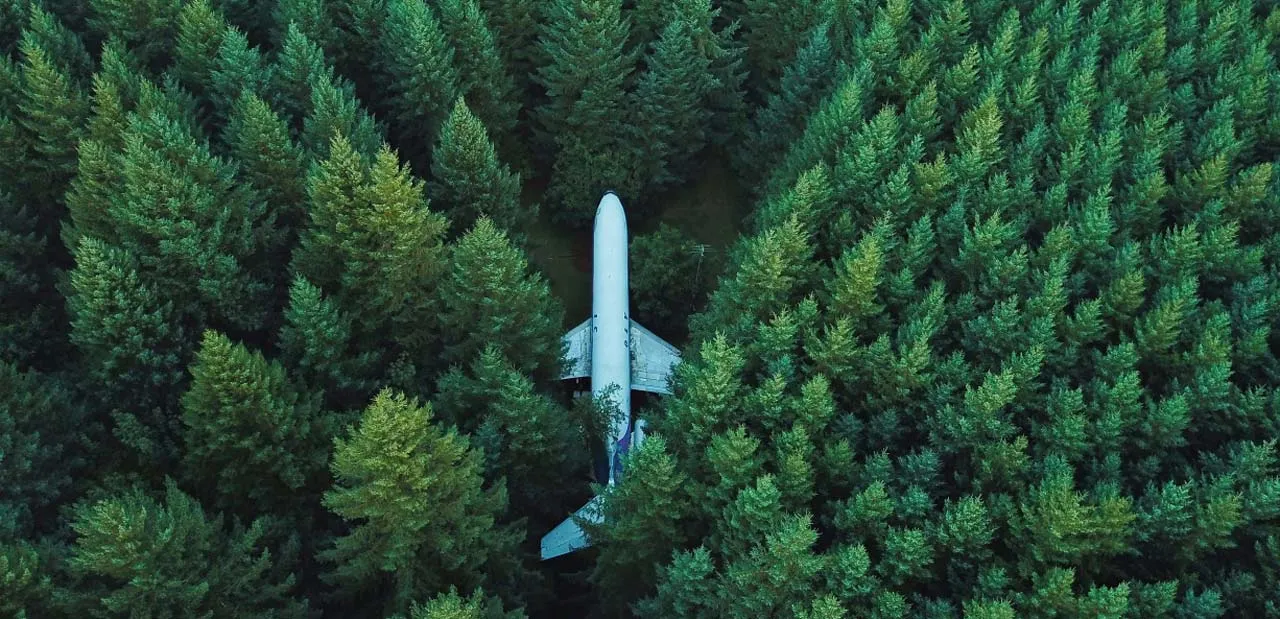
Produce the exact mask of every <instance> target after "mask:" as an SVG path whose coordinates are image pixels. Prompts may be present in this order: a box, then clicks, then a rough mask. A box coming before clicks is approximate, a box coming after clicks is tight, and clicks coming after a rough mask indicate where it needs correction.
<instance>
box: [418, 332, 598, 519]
mask: <svg viewBox="0 0 1280 619" xmlns="http://www.w3.org/2000/svg"><path fill="white" fill-rule="evenodd" d="M437 389H438V394H437V396H436V398H435V401H436V404H437V406H436V410H437V412H438V413H439V415H440V418H441V419H442V420H444V421H447V422H449V423H450V424H452V425H456V426H457V427H458V428H459V429H461V430H462V431H464V432H466V433H467V434H469V435H471V436H474V437H475V440H476V444H477V446H478V447H480V448H481V449H483V450H484V457H485V477H486V478H488V479H491V480H497V479H500V478H505V479H506V482H507V489H508V494H509V495H510V498H511V509H512V511H513V512H514V513H518V514H528V515H530V516H532V517H537V519H538V520H539V521H541V522H546V523H548V524H555V523H556V522H558V521H559V520H560V519H561V518H563V516H564V514H565V513H566V511H569V510H573V509H576V508H577V505H573V501H574V500H576V499H578V498H579V497H580V496H581V493H580V490H581V488H576V487H574V485H573V484H569V483H566V481H567V480H569V479H573V478H575V477H577V476H578V475H580V474H581V471H582V469H583V468H584V467H585V465H586V464H587V463H588V462H590V459H591V454H590V452H589V450H588V449H587V444H586V442H585V441H584V440H583V439H584V438H585V436H584V435H583V432H582V428H580V427H576V426H575V425H574V419H573V418H572V417H570V415H569V414H568V411H566V410H564V408H563V407H561V406H560V405H558V404H557V403H556V402H555V401H554V400H552V399H551V398H549V397H547V396H546V395H543V394H541V393H538V392H537V391H535V389H534V384H533V382H532V381H530V380H529V378H528V377H527V376H526V375H525V374H524V373H522V372H520V371H518V370H517V369H516V368H515V367H513V366H512V364H511V363H510V362H509V361H507V359H506V358H505V357H504V356H503V354H502V352H501V351H500V349H499V347H498V346H497V345H496V344H490V345H489V346H487V347H486V348H485V349H484V350H483V351H482V352H481V353H480V355H479V356H478V357H477V358H476V359H475V361H473V362H472V363H471V364H470V365H469V366H468V367H467V369H466V370H465V371H464V370H462V369H461V368H454V369H453V370H451V371H450V372H449V373H448V374H446V375H445V376H444V377H442V378H441V379H440V382H439V384H438V386H437Z"/></svg>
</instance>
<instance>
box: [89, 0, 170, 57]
mask: <svg viewBox="0 0 1280 619" xmlns="http://www.w3.org/2000/svg"><path fill="white" fill-rule="evenodd" d="M88 4H89V20H88V25H89V28H90V29H92V30H93V31H94V32H95V33H97V34H98V35H99V36H101V37H103V38H106V37H108V36H114V37H118V38H120V39H121V40H122V41H124V42H125V43H126V44H127V45H128V46H129V49H131V50H132V51H133V52H134V53H135V54H137V56H138V58H139V59H140V60H141V61H142V62H143V63H144V64H146V65H148V66H150V67H151V68H152V69H153V70H158V69H160V68H162V67H163V66H165V65H167V64H168V60H169V58H170V57H171V56H172V53H173V49H174V45H175V44H176V42H177V36H178V26H179V21H180V15H181V13H182V8H183V2H182V1H181V0H143V1H141V2H135V1H133V0H89V3H88Z"/></svg>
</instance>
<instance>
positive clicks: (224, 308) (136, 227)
mask: <svg viewBox="0 0 1280 619" xmlns="http://www.w3.org/2000/svg"><path fill="white" fill-rule="evenodd" d="M179 118H181V116H179ZM120 168H121V171H122V172H123V177H124V182H123V187H122V188H121V191H120V192H119V193H118V194H117V195H114V196H112V200H111V204H110V206H109V208H110V211H111V213H110V214H111V220H112V221H113V223H114V224H115V227H116V238H117V239H118V240H119V243H120V245H121V246H122V247H123V248H125V249H127V250H129V251H130V252H131V253H132V254H133V255H134V256H135V258H136V259H137V260H138V264H139V268H140V270H142V271H143V272H146V273H147V274H148V276H149V277H153V278H154V281H155V282H156V285H157V289H158V290H162V291H164V293H165V295H166V296H165V298H166V299H167V300H169V301H171V302H172V303H173V305H174V310H175V311H177V312H178V313H179V315H182V316H186V317H192V318H194V319H196V320H197V321H209V320H214V321H217V322H219V323H222V324H229V325H232V326H235V327H238V328H242V329H254V328H257V327H259V326H260V325H261V324H262V323H263V321H264V320H265V319H266V314H267V311H268V309H269V308H270V303H269V302H268V301H267V299H268V295H269V293H270V289H269V286H268V284H267V282H266V281H264V280H265V277H264V276H265V275H267V274H268V273H269V271H268V268H267V264H268V263H267V262H266V258H267V256H269V255H271V254H272V253H273V252H274V251H278V247H279V245H280V241H281V238H280V233H279V231H278V230H277V229H276V225H275V222H274V217H273V216H272V214H271V213H269V212H268V210H267V208H266V205H265V204H264V203H263V202H262V199H261V197H260V196H258V195H257V194H256V193H254V192H253V190H252V189H251V188H250V187H249V186H247V185H244V184H242V183H240V182H239V179H237V178H236V176H235V174H236V172H235V167H234V166H233V165H231V164H230V163H228V162H227V161H225V160H223V159H221V158H219V157H215V156H214V155H213V154H212V153H210V151H209V148H208V146H207V145H206V144H203V143H201V141H199V140H198V139H197V138H196V136H195V135H193V134H192V132H191V129H190V127H185V126H183V124H182V123H181V122H180V121H176V120H174V119H173V118H170V117H167V116H165V115H162V114H150V115H148V116H146V117H143V116H135V117H134V118H132V119H131V122H130V124H129V129H128V130H127V131H126V133H125V135H124V151H123V153H122V158H121V161H120Z"/></svg>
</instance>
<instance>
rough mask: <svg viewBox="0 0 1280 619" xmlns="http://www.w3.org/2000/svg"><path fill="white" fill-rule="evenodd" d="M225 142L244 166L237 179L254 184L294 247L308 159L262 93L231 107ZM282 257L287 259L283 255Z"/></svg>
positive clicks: (249, 95)
mask: <svg viewBox="0 0 1280 619" xmlns="http://www.w3.org/2000/svg"><path fill="white" fill-rule="evenodd" d="M223 140H224V141H225V142H226V143H227V144H228V145H229V146H230V148H231V157H232V159H233V160H235V161H236V162H238V163H239V164H240V169H239V171H238V174H237V176H238V177H239V178H240V179H242V180H243V181H244V182H246V183H248V184H249V185H250V186H252V187H253V188H254V189H255V190H256V191H257V192H258V194H259V195H260V196H262V198H263V200H264V201H265V202H266V204H267V208H268V209H269V210H270V211H271V212H272V213H273V214H274V215H275V218H276V226H277V227H278V229H279V230H280V231H281V233H282V234H283V235H286V236H287V237H289V239H288V240H284V241H282V242H281V247H282V248H284V247H290V246H292V245H293V243H292V242H291V240H292V238H295V237H296V235H297V233H298V230H299V228H300V227H301V226H302V224H303V222H304V220H305V213H306V197H307V194H306V180H307V179H306V155H305V154H304V153H303V151H302V149H301V148H300V147H299V146H298V145H297V144H296V143H294V141H293V139H292V138H291V137H290V135H289V126H288V125H287V124H286V122H285V121H284V120H283V119H282V118H280V116H279V115H278V114H276V113H275V111H274V110H272V109H271V106H269V105H268V104H267V103H266V102H265V101H263V100H262V99H261V98H260V97H258V95H256V94H254V93H252V92H249V91H245V92H244V93H242V94H241V95H240V98H239V99H237V100H236V103H235V106H234V107H233V108H232V109H231V116H230V119H229V120H228V123H227V128H226V131H225V133H224V135H223ZM281 258H282V259H284V258H285V257H284V256H281Z"/></svg>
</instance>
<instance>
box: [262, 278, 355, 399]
mask: <svg viewBox="0 0 1280 619" xmlns="http://www.w3.org/2000/svg"><path fill="white" fill-rule="evenodd" d="M284 318H285V324H284V326H283V327H282V328H281V330H280V342H279V346H280V350H281V353H282V355H283V358H284V360H285V362H286V363H287V364H288V366H289V368H290V369H291V370H292V371H293V375H295V376H297V377H299V378H300V379H301V380H302V382H303V383H304V384H306V385H307V386H308V387H310V388H311V389H312V390H315V391H321V392H323V393H324V395H325V398H326V399H325V401H326V402H327V403H328V404H329V406H330V407H332V408H336V409H340V410H349V409H355V408H358V407H359V405H360V403H361V402H365V401H367V400H368V399H369V398H370V397H372V396H373V387H372V386H371V383H372V380H371V373H372V372H373V371H374V368H375V363H376V361H377V356H376V354H374V352H373V351H365V352H357V351H355V350H353V349H352V342H353V337H354V336H353V332H354V327H353V325H352V318H351V317H349V316H348V315H347V314H345V313H343V311H342V310H341V309H339V308H338V307H335V306H334V304H333V301H332V300H331V299H327V298H325V297H324V295H323V293H321V291H320V289H319V288H316V287H315V286H313V285H312V284H311V283H310V282H308V281H307V280H305V279H303V278H301V277H298V278H295V279H294V280H293V285H292V286H290V287H289V305H288V307H287V308H286V310H285V316H284Z"/></svg>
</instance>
